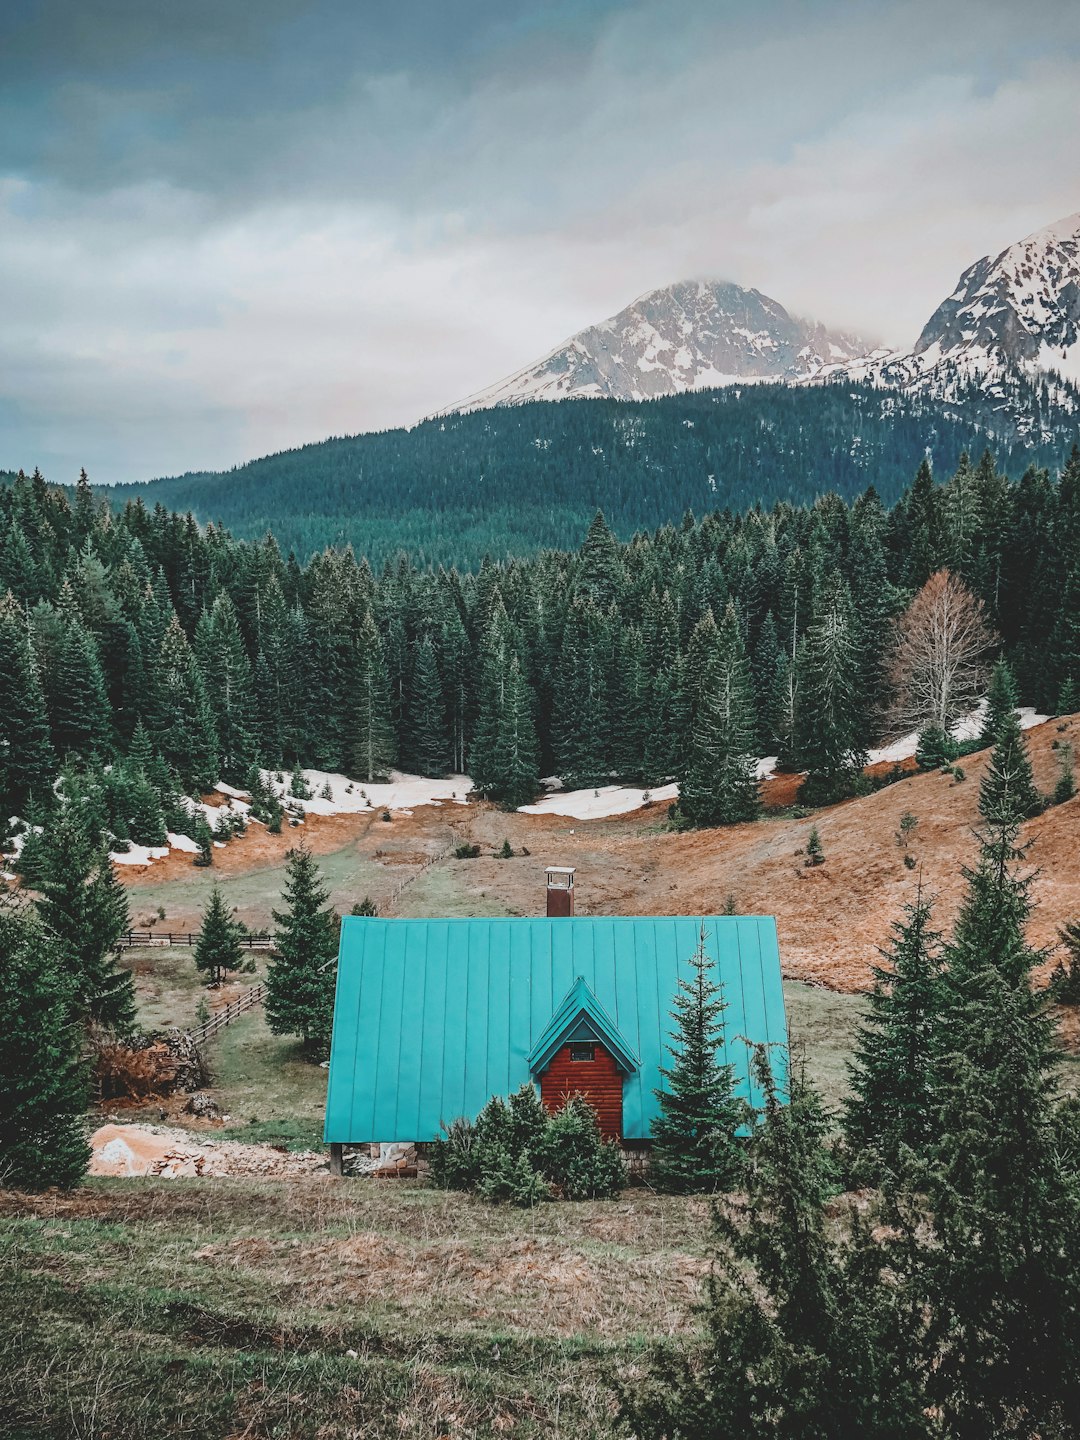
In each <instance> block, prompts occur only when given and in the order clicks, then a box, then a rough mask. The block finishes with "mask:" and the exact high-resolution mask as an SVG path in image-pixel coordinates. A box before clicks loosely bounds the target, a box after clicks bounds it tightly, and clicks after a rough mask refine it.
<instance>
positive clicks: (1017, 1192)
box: [918, 822, 1080, 1440]
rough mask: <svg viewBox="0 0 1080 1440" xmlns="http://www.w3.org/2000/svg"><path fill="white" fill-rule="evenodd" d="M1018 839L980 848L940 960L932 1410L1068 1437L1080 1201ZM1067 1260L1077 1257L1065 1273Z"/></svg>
mask: <svg viewBox="0 0 1080 1440" xmlns="http://www.w3.org/2000/svg"><path fill="white" fill-rule="evenodd" d="M1023 859H1024V853H1023V851H1022V849H1020V848H1019V847H1018V845H1017V824H1016V823H1015V822H1008V823H1001V824H998V825H995V826H992V827H989V828H988V829H987V830H986V831H984V832H983V834H982V835H981V836H980V855H979V859H978V863H977V864H976V866H975V867H974V868H973V869H971V870H969V871H966V872H965V874H966V876H967V881H968V892H967V896H966V899H965V901H964V904H963V906H962V908H961V911H960V914H959V916H958V918H957V923H956V928H955V932H954V935H953V939H952V942H951V944H950V945H949V947H948V949H947V951H946V959H947V963H948V969H947V1011H946V1019H945V1025H946V1034H947V1044H946V1045H945V1046H944V1047H943V1048H942V1049H941V1051H940V1052H939V1056H938V1062H937V1069H938V1074H937V1085H938V1094H939V1096H940V1107H939V1111H938V1117H937V1141H936V1144H935V1145H934V1147H933V1151H932V1154H931V1156H930V1161H929V1164H928V1167H927V1170H926V1173H925V1175H924V1178H923V1180H922V1187H921V1188H922V1189H923V1190H924V1193H925V1196H926V1208H927V1215H928V1216H929V1217H932V1226H933V1243H932V1244H930V1245H927V1246H925V1247H924V1248H923V1249H922V1250H921V1252H920V1256H919V1265H920V1268H921V1274H920V1276H919V1277H918V1278H919V1280H920V1282H921V1283H923V1284H924V1285H925V1287H926V1293H927V1296H928V1300H929V1305H930V1308H931V1313H932V1314H933V1316H934V1337H935V1340H936V1344H937V1352H936V1354H935V1355H934V1359H933V1363H932V1365H931V1367H930V1370H929V1377H930V1382H931V1388H930V1396H929V1398H930V1400H931V1402H932V1403H933V1404H935V1405H937V1406H938V1407H939V1413H940V1415H941V1421H942V1426H943V1429H944V1431H945V1433H947V1434H949V1435H955V1436H959V1437H971V1440H974V1437H977V1436H978V1437H981V1436H985V1435H1017V1436H1019V1435H1024V1436H1034V1435H1047V1434H1066V1433H1068V1431H1067V1429H1063V1428H1062V1427H1063V1426H1064V1425H1067V1424H1071V1423H1072V1421H1071V1420H1067V1419H1066V1417H1074V1416H1076V1415H1077V1414H1080V1375H1078V1374H1077V1371H1076V1367H1075V1364H1074V1363H1073V1359H1074V1356H1073V1348H1074V1344H1075V1337H1076V1335H1077V1334H1078V1333H1080V1271H1078V1269H1077V1266H1076V1263H1075V1257H1076V1255H1077V1254H1080V1185H1078V1177H1077V1173H1076V1170H1075V1168H1074V1169H1072V1170H1071V1171H1070V1170H1069V1169H1068V1168H1067V1167H1066V1166H1065V1165H1064V1164H1063V1159H1064V1156H1063V1153H1062V1151H1061V1149H1060V1130H1059V1123H1058V1118H1057V1112H1056V1106H1055V1101H1054V1097H1055V1091H1056V1084H1057V1081H1056V1075H1057V1071H1058V1066H1059V1061H1060V1057H1059V1054H1058V1051H1057V1047H1056V1043H1055V1039H1054V1032H1053V1026H1052V1023H1051V1021H1050V1020H1049V1017H1048V1016H1047V1014H1046V1012H1045V1008H1044V1002H1043V1001H1042V999H1041V998H1039V997H1038V996H1036V994H1035V992H1034V989H1033V986H1032V971H1033V969H1034V967H1035V965H1036V964H1037V963H1038V962H1039V961H1040V960H1041V959H1042V956H1041V955H1040V954H1039V953H1038V952H1036V951H1034V950H1032V949H1031V947H1030V946H1029V945H1028V943H1027V940H1026V936H1025V929H1026V925H1027V922H1028V919H1029V916H1030V912H1031V901H1030V895H1029V889H1030V881H1029V879H1028V878H1027V877H1026V876H1024V875H1023V874H1022V873H1020V871H1019V869H1018V867H1019V866H1020V864H1021V863H1022V862H1023ZM1066 1257H1071V1258H1069V1259H1067V1258H1066Z"/></svg>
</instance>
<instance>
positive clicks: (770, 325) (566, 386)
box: [450, 280, 866, 411]
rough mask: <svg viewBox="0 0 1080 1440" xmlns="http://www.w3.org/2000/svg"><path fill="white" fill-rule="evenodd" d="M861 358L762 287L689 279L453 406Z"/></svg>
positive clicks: (602, 393)
mask: <svg viewBox="0 0 1080 1440" xmlns="http://www.w3.org/2000/svg"><path fill="white" fill-rule="evenodd" d="M865 353H866V346H865V343H864V342H862V341H860V340H858V339H856V338H855V337H853V336H850V335H840V334H834V333H831V332H829V331H828V330H826V329H825V327H824V326H823V325H818V324H815V323H813V322H812V321H808V320H799V319H796V318H795V317H793V316H791V315H789V314H788V312H787V311H786V310H785V309H784V307H783V306H782V305H780V304H778V303H777V301H775V300H771V299H770V298H769V297H768V295H762V294H761V292H760V291H759V290H744V289H743V288H742V287H741V286H740V285H733V284H730V283H726V282H718V281H706V280H687V281H683V282H682V283H680V284H678V285H669V286H667V287H666V288H664V289H663V290H652V291H650V292H649V293H648V294H647V295H643V296H642V297H641V298H640V299H639V300H635V301H634V303H633V304H632V305H628V306H627V307H626V309H625V310H620V311H619V313H618V314H617V315H613V316H612V317H611V319H610V320H605V321H603V322H602V323H601V324H599V325H590V326H589V328H588V329H587V330H582V331H580V332H579V333H578V334H577V335H574V336H573V337H572V338H571V339H569V340H567V341H566V343H565V344H564V345H560V346H559V347H558V348H557V349H555V350H552V351H551V353H550V354H549V355H545V356H544V358H543V359H542V360H538V361H537V362H536V364H535V365H530V366H527V367H526V368H525V369H524V370H519V371H518V372H517V374H515V375H511V376H509V377H508V378H507V379H505V380H501V381H500V382H499V383H498V384H497V385H492V386H491V387H490V388H488V389H487V390H483V391H481V392H480V393H479V394H478V395H473V396H471V397H470V398H469V399H468V400H465V401H463V402H462V403H460V404H458V405H454V406H452V407H450V408H451V411H463V410H482V409H486V408H488V407H490V406H492V405H520V404H524V403H525V402H526V401H528V400H562V399H567V398H571V397H573V398H585V397H591V398H597V397H608V398H612V399H616V400H649V399H652V398H653V397H654V396H657V395H671V394H675V393H678V392H680V391H684V390H701V389H705V388H708V387H710V386H714V385H728V384H732V383H734V382H736V381H738V382H741V383H743V384H745V383H747V382H748V381H764V380H793V381H797V380H803V379H807V378H809V377H810V376H811V375H813V374H815V373H816V372H817V371H819V370H820V369H821V367H822V366H824V365H834V366H835V365H842V364H843V363H844V362H847V361H851V360H853V359H855V358H856V357H858V356H861V355H864V354H865Z"/></svg>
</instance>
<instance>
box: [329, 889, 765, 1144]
mask: <svg viewBox="0 0 1080 1440" xmlns="http://www.w3.org/2000/svg"><path fill="white" fill-rule="evenodd" d="M571 881H572V877H571ZM570 909H571V913H569V914H567V913H566V912H565V911H564V912H563V914H562V915H558V914H556V915H548V916H547V917H545V918H537V919H477V920H398V919H375V918H366V917H352V916H346V917H345V919H344V920H343V922H342V927H341V950H340V958H339V963H338V976H337V994H336V999H335V1006H334V1032H333V1041H332V1045H331V1050H330V1076H329V1089H328V1094H327V1104H326V1129H325V1138H326V1140H327V1142H328V1143H329V1144H330V1145H331V1147H332V1151H331V1153H332V1155H334V1156H335V1159H336V1160H337V1161H340V1155H341V1149H340V1147H342V1146H345V1145H360V1144H367V1143H370V1142H373V1141H403V1142H426V1141H431V1140H434V1139H436V1138H437V1137H438V1136H439V1135H440V1133H441V1131H442V1128H443V1126H445V1125H448V1124H449V1123H450V1122H451V1121H452V1120H454V1119H456V1118H457V1117H458V1116H462V1115H465V1116H469V1117H470V1118H471V1117H474V1116H475V1115H476V1114H477V1112H478V1111H479V1110H480V1109H481V1108H482V1107H483V1106H484V1105H485V1104H486V1102H487V1101H488V1100H489V1099H490V1098H491V1096H493V1095H504V1096H505V1095H509V1094H510V1093H511V1092H512V1091H514V1090H516V1089H517V1088H518V1087H519V1086H520V1085H522V1084H524V1083H526V1082H530V1081H531V1082H532V1083H534V1084H536V1085H537V1086H538V1087H539V1090H540V1094H541V1097H542V1099H543V1101H544V1104H545V1105H547V1106H548V1107H549V1108H552V1109H554V1108H557V1107H558V1106H559V1105H561V1104H562V1103H563V1102H564V1100H565V1098H566V1097H567V1096H568V1095H570V1094H574V1093H581V1094H584V1095H585V1096H586V1097H587V1098H589V1099H590V1100H591V1101H592V1103H593V1104H594V1106H595V1108H596V1110H597V1113H598V1115H599V1119H600V1124H601V1128H602V1130H603V1131H604V1133H605V1134H607V1135H609V1136H611V1137H616V1138H618V1139H619V1140H620V1141H621V1142H622V1143H623V1144H624V1145H625V1146H627V1147H630V1148H633V1147H636V1146H644V1145H646V1144H647V1142H648V1139H649V1132H650V1126H651V1124H652V1121H653V1120H654V1118H655V1117H656V1115H657V1113H658V1110H659V1105H658V1101H657V1099H656V1094H655V1091H656V1090H657V1089H659V1088H660V1086H661V1084H662V1077H661V1074H660V1067H661V1066H662V1065H667V1064H669V1063H670V1058H671V1057H670V1055H669V1054H668V1052H667V1049H666V1047H667V1045H668V1043H669V1041H670V1039H671V1033H672V1029H673V1021H672V1019H671V1010H672V1005H673V1002H674V998H675V994H676V990H677V985H678V981H679V980H680V979H682V978H687V977H688V976H689V974H690V965H689V961H690V958H691V956H693V954H694V952H695V950H696V948H697V945H698V938H699V933H700V930H701V927H702V925H704V928H705V944H706V947H707V950H708V953H709V955H710V956H711V957H712V959H713V963H714V966H715V973H716V975H717V977H718V978H719V979H720V980H721V982H722V983H723V986H724V998H725V1000H726V1001H727V1006H728V1008H727V1011H726V1013H725V1023H726V1039H725V1058H726V1059H727V1060H728V1061H729V1062H730V1063H731V1064H732V1065H733V1066H734V1067H735V1074H736V1077H737V1082H738V1086H739V1089H740V1091H741V1093H742V1094H743V1095H744V1096H746V1097H747V1098H748V1099H750V1100H751V1101H752V1102H754V1101H756V1100H758V1098H759V1097H758V1094H757V1087H756V1085H755V1083H754V1080H753V1077H752V1075H751V1070H750V1049H749V1045H748V1044H747V1041H749V1042H750V1043H751V1044H757V1043H763V1044H769V1045H783V1044H786V1042H787V1024H786V1019H785V1014H784V998H783V991H782V989H781V983H780V956H779V950H778V947H777V939H776V923H775V921H774V920H773V919H771V918H769V917H763V916H753V917H750V916H716V915H707V916H704V917H694V916H683V917H675V916H640V917H629V918H622V917H618V918H615V917H608V916H589V917H584V916H575V915H573V913H572V903H571V906H570Z"/></svg>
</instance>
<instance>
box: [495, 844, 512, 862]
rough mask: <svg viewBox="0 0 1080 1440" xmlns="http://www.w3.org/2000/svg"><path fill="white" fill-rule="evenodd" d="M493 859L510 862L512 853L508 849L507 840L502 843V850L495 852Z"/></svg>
mask: <svg viewBox="0 0 1080 1440" xmlns="http://www.w3.org/2000/svg"><path fill="white" fill-rule="evenodd" d="M495 857H496V859H498V860H512V859H513V858H514V852H513V850H512V849H511V848H510V841H509V840H504V841H503V843H502V848H501V849H499V850H497V851H496V852H495Z"/></svg>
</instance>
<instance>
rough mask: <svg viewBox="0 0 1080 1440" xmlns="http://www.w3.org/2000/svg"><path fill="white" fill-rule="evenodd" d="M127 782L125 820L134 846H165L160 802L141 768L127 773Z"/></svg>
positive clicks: (166, 840)
mask: <svg viewBox="0 0 1080 1440" xmlns="http://www.w3.org/2000/svg"><path fill="white" fill-rule="evenodd" d="M128 782H129V788H128V803H129V808H128V812H127V818H128V821H129V827H130V832H131V839H132V840H133V841H134V842H135V844H136V845H151V846H154V845H165V844H167V843H168V833H167V831H166V828H165V817H164V815H163V813H162V809H161V802H160V800H159V799H158V797H157V793H156V791H155V790H154V787H153V786H152V785H151V784H150V781H149V780H148V779H147V778H146V774H145V772H144V771H143V770H142V769H141V768H140V769H137V770H135V771H134V772H133V773H130V772H129V775H128Z"/></svg>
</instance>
